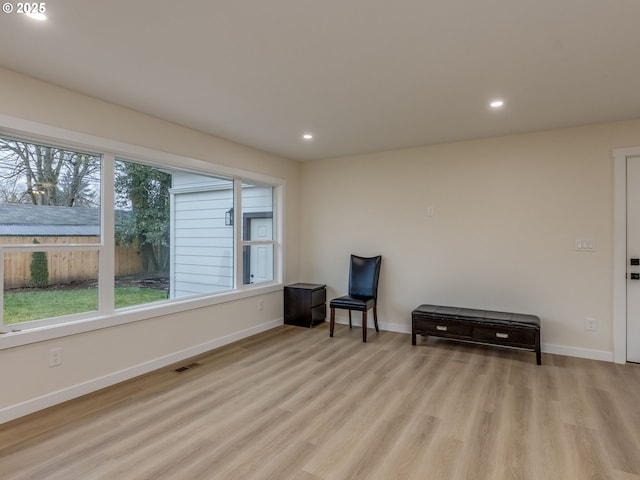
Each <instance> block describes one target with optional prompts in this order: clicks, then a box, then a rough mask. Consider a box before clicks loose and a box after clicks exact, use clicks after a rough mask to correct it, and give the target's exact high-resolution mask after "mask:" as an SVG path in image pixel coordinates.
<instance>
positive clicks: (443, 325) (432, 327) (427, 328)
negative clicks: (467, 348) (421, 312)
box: [414, 317, 472, 337]
mask: <svg viewBox="0 0 640 480" xmlns="http://www.w3.org/2000/svg"><path fill="white" fill-rule="evenodd" d="M414 322H415V329H416V330H418V331H422V332H424V333H425V334H426V335H440V336H443V337H444V336H447V335H455V336H460V337H470V336H471V332H472V328H471V326H470V325H464V324H462V325H461V324H460V323H456V322H451V321H449V320H440V319H437V318H419V317H416V318H414Z"/></svg>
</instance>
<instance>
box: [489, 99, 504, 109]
mask: <svg viewBox="0 0 640 480" xmlns="http://www.w3.org/2000/svg"><path fill="white" fill-rule="evenodd" d="M503 105H504V101H502V100H493V101H492V102H491V103H490V104H489V106H490V107H491V108H500V107H502V106H503Z"/></svg>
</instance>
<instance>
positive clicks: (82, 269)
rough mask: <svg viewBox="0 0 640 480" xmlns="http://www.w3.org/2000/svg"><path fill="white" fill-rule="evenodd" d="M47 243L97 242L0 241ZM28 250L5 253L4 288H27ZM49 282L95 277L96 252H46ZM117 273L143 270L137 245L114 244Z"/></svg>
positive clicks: (84, 240)
mask: <svg viewBox="0 0 640 480" xmlns="http://www.w3.org/2000/svg"><path fill="white" fill-rule="evenodd" d="M34 238H35V239H36V240H37V241H38V242H40V243H46V244H56V245H63V244H71V243H97V242H98V239H97V238H96V237H2V238H1V239H0V242H1V243H3V244H5V245H6V244H18V243H22V244H24V243H32V241H33V239H34ZM31 258H32V253H31V252H11V253H5V255H4V289H5V290H6V289H10V288H23V287H28V286H29V283H30V282H31ZM47 266H48V269H49V285H54V284H57V283H69V282H73V281H83V280H97V278H98V252H97V251H91V250H81V251H78V250H68V251H62V252H47ZM114 268H115V274H116V276H121V275H131V274H135V273H141V272H143V268H142V259H141V255H140V251H139V250H138V248H137V246H135V245H132V246H129V247H121V246H116V251H115V264H114Z"/></svg>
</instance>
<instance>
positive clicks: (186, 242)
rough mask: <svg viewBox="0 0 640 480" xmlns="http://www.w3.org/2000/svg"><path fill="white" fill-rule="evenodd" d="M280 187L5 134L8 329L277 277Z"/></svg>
mask: <svg viewBox="0 0 640 480" xmlns="http://www.w3.org/2000/svg"><path fill="white" fill-rule="evenodd" d="M176 163H179V162H176ZM200 170H202V169H200ZM276 192H277V189H276V186H274V185H269V184H265V183H262V182H252V181H247V180H245V179H239V178H235V177H234V176H233V175H228V176H227V175H216V174H215V172H211V173H208V172H203V171H194V170H191V169H189V168H184V167H182V166H180V165H179V164H178V165H169V164H168V162H167V161H166V160H163V161H158V162H157V163H156V162H153V161H149V160H148V159H144V160H136V159H135V158H125V157H120V156H117V155H113V154H111V153H109V152H105V151H102V152H101V151H100V149H99V148H97V149H96V152H95V153H91V152H85V151H82V150H80V149H78V150H75V149H73V148H72V149H69V148H62V147H57V146H51V145H46V144H39V143H37V142H31V141H25V140H19V139H14V138H9V137H1V136H0V252H1V254H2V262H3V263H2V265H3V269H2V275H1V276H2V281H3V285H4V295H3V297H2V309H1V311H2V322H1V324H0V327H2V326H3V325H4V326H5V327H6V326H14V327H15V326H16V325H20V327H21V328H28V327H29V326H38V325H42V324H56V323H59V322H66V321H76V320H90V319H92V318H94V317H99V316H101V317H104V316H105V315H107V316H108V315H110V312H113V313H116V312H118V311H131V310H132V311H135V310H136V309H138V308H140V307H147V306H149V305H158V306H162V305H165V304H168V305H170V304H172V303H173V302H175V301H176V300H184V299H191V298H194V299H197V298H203V297H208V296H212V295H216V294H224V293H227V294H228V293H233V292H234V291H236V290H243V291H247V290H250V289H251V288H256V287H257V286H260V285H268V284H269V283H274V282H277V280H278V278H279V274H278V272H279V266H278V265H277V264H276V262H275V260H274V259H275V257H276V256H277V252H278V239H277V234H276V230H275V228H274V226H275V225H276V223H275V222H276V219H275V215H274V214H275V210H274V198H275V193H276ZM106 220H108V221H106ZM185 308H188V307H185ZM125 309H126V310H125Z"/></svg>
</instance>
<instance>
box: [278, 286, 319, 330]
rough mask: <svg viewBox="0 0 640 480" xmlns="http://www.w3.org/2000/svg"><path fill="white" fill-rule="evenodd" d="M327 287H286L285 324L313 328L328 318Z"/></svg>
mask: <svg viewBox="0 0 640 480" xmlns="http://www.w3.org/2000/svg"><path fill="white" fill-rule="evenodd" d="M326 301H327V288H326V285H318V284H315V283H294V284H292V285H285V287H284V323H285V324H286V325H297V326H299V327H313V326H314V325H316V324H318V323H322V322H324V320H325V318H326V316H327V304H326Z"/></svg>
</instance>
